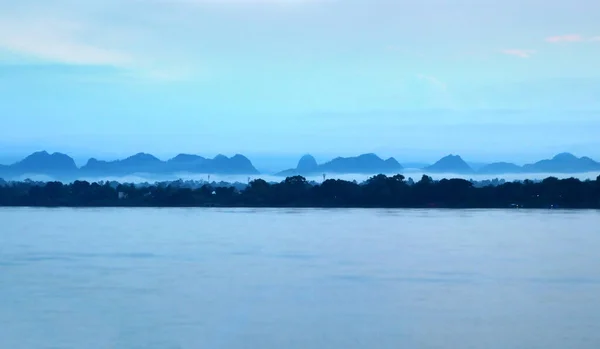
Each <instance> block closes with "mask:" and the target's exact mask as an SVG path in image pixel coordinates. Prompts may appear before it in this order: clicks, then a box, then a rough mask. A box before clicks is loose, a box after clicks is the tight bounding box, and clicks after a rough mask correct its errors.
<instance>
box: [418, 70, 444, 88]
mask: <svg viewBox="0 0 600 349" xmlns="http://www.w3.org/2000/svg"><path fill="white" fill-rule="evenodd" d="M417 78H419V80H423V81H426V82H427V83H429V84H430V85H432V86H435V87H437V88H438V89H440V90H442V91H446V90H448V85H447V84H446V83H445V82H443V81H441V80H440V79H438V78H436V77H435V76H429V75H423V74H419V75H417Z"/></svg>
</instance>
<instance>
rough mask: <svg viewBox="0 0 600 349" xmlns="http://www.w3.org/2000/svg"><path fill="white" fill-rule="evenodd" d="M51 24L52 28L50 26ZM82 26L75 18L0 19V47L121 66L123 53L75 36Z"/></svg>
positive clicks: (48, 58) (126, 57)
mask: <svg viewBox="0 0 600 349" xmlns="http://www.w3.org/2000/svg"><path fill="white" fill-rule="evenodd" d="M50 28H52V29H50ZM81 29H82V26H81V25H80V24H78V23H75V22H68V21H58V20H48V19H36V20H35V21H28V20H26V19H20V20H10V19H6V18H4V19H2V20H1V21H0V48H3V49H5V50H8V51H10V52H14V53H18V54H21V55H24V56H30V57H34V58H38V59H41V60H46V61H51V62H57V63H66V64H74V65H106V66H116V67H118V66H125V65H129V64H131V63H132V57H130V56H129V55H128V54H127V53H125V52H121V51H118V50H114V49H111V48H108V47H102V46H98V45H94V44H91V43H86V42H84V41H83V40H79V39H78V38H77V32H78V31H80V30H81Z"/></svg>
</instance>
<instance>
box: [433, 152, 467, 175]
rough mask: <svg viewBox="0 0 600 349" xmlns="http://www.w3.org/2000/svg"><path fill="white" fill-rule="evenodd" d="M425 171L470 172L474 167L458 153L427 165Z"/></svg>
mask: <svg viewBox="0 0 600 349" xmlns="http://www.w3.org/2000/svg"><path fill="white" fill-rule="evenodd" d="M424 170H425V171H428V172H432V173H456V174H469V173H473V172H474V171H473V169H472V168H471V167H470V166H469V165H468V164H467V163H466V162H465V161H464V160H463V159H462V158H461V157H460V156H458V155H448V156H445V157H443V158H441V159H440V160H439V161H438V162H436V163H435V164H433V165H431V166H428V167H425V168H424Z"/></svg>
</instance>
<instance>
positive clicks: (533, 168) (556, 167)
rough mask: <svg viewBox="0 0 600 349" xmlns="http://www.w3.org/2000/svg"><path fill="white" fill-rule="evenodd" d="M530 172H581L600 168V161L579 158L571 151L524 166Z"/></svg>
mask: <svg viewBox="0 0 600 349" xmlns="http://www.w3.org/2000/svg"><path fill="white" fill-rule="evenodd" d="M523 170H524V171H525V172H529V173H581V172H591V171H598V170H600V163H598V162H596V161H594V160H592V159H590V158H588V157H586V156H584V157H581V158H578V157H577V156H575V155H573V154H571V153H560V154H558V155H556V156H555V157H553V158H552V159H549V160H542V161H538V162H536V163H534V164H528V165H525V166H523Z"/></svg>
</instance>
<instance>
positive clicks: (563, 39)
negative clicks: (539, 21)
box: [546, 34, 600, 44]
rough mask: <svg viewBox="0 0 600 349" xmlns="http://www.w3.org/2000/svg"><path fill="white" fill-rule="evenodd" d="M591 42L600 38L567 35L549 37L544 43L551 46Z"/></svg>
mask: <svg viewBox="0 0 600 349" xmlns="http://www.w3.org/2000/svg"><path fill="white" fill-rule="evenodd" d="M592 41H600V36H594V37H585V36H583V35H580V34H567V35H557V36H550V37H547V38H546V42H549V43H552V44H560V43H574V42H592Z"/></svg>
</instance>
